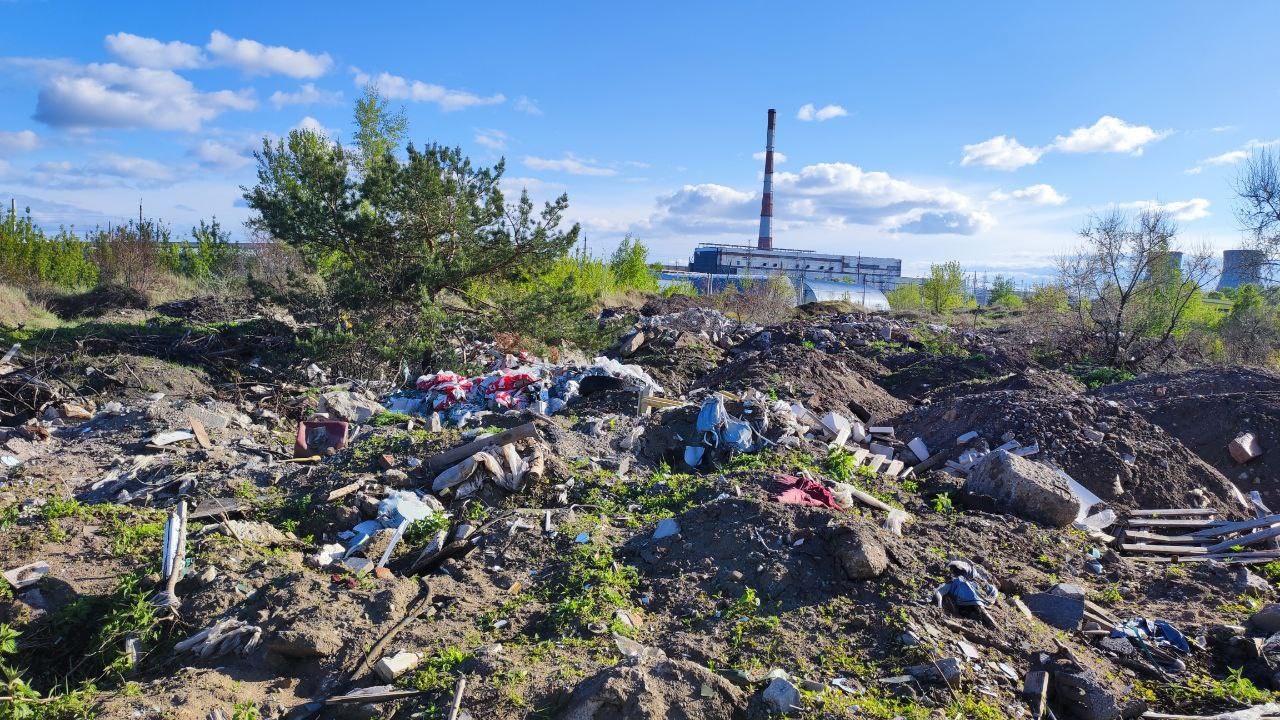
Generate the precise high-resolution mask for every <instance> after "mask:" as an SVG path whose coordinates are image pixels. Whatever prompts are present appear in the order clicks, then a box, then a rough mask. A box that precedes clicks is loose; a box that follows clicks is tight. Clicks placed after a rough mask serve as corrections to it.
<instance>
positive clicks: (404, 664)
mask: <svg viewBox="0 0 1280 720" xmlns="http://www.w3.org/2000/svg"><path fill="white" fill-rule="evenodd" d="M419 662H422V656H421V655H419V654H418V653H414V652H398V653H396V654H395V655H388V656H386V657H384V658H382V659H381V660H379V661H378V663H377V664H376V665H374V666H373V671H374V672H376V673H378V677H380V678H382V679H383V681H385V682H392V681H394V680H395V679H396V678H398V677H400V676H401V675H403V674H405V673H407V672H409V671H410V670H412V669H414V668H416V667H418V663H419Z"/></svg>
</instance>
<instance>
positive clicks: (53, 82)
mask: <svg viewBox="0 0 1280 720" xmlns="http://www.w3.org/2000/svg"><path fill="white" fill-rule="evenodd" d="M31 66H32V67H34V68H37V69H40V70H43V71H45V72H47V73H48V77H47V78H46V79H45V82H44V84H43V86H42V87H41V88H40V91H39V93H38V95H37V98H36V112H35V119H37V120H39V121H40V122H43V123H45V124H46V125H51V126H54V127H65V128H100V127H105V128H152V129H156V130H186V131H188V132H194V131H196V130H199V129H200V127H201V125H202V124H203V123H204V122H206V121H209V120H212V119H213V118H215V117H217V116H218V115H221V114H222V113H223V112H225V111H227V110H251V109H253V108H254V107H255V105H256V104H257V103H256V102H255V100H254V99H253V93H252V91H251V90H243V91H240V92H232V91H230V90H219V91H216V92H200V91H198V90H196V88H195V86H194V85H192V83H191V82H190V81H189V80H187V79H186V78H183V77H182V76H180V75H178V74H177V73H174V72H172V71H170V70H152V69H148V68H131V67H125V66H123V65H117V64H115V63H93V64H89V65H84V66H77V65H74V64H71V63H44V64H33V65H31Z"/></svg>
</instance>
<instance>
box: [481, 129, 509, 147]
mask: <svg viewBox="0 0 1280 720" xmlns="http://www.w3.org/2000/svg"><path fill="white" fill-rule="evenodd" d="M476 142H477V143H479V144H481V145H483V146H485V147H487V148H489V149H490V150H493V151H495V152H496V151H499V150H505V149H506V147H507V134H506V133H504V132H502V131H501V130H493V129H489V130H476Z"/></svg>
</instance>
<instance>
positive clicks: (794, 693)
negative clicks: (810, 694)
mask: <svg viewBox="0 0 1280 720" xmlns="http://www.w3.org/2000/svg"><path fill="white" fill-rule="evenodd" d="M761 697H762V698H764V703H765V705H767V706H769V709H770V710H772V711H773V712H776V713H782V714H784V715H786V714H789V713H791V712H792V710H793V709H799V708H800V690H799V689H798V688H797V687H796V686H795V685H794V684H793V683H792V682H791V681H790V680H788V679H786V678H780V677H775V678H774V679H772V680H770V681H769V684H768V685H767V686H766V687H765V689H764V692H763V693H761Z"/></svg>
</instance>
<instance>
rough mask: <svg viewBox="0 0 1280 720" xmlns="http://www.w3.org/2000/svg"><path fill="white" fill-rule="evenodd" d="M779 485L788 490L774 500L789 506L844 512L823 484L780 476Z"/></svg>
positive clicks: (792, 476)
mask: <svg viewBox="0 0 1280 720" xmlns="http://www.w3.org/2000/svg"><path fill="white" fill-rule="evenodd" d="M777 479H778V484H779V485H781V486H782V487H784V488H786V490H783V491H782V492H780V493H778V494H777V495H775V496H774V498H773V499H774V500H777V501H778V502H780V503H786V504H788V505H813V506H816V507H829V508H831V509H832V510H842V509H843V508H841V507H840V505H839V503H837V502H836V499H835V498H834V497H832V495H831V491H830V490H828V489H827V488H826V487H825V486H823V484H822V483H820V482H816V481H813V480H810V479H809V478H803V477H796V476H795V475H779V476H778V478H777Z"/></svg>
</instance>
